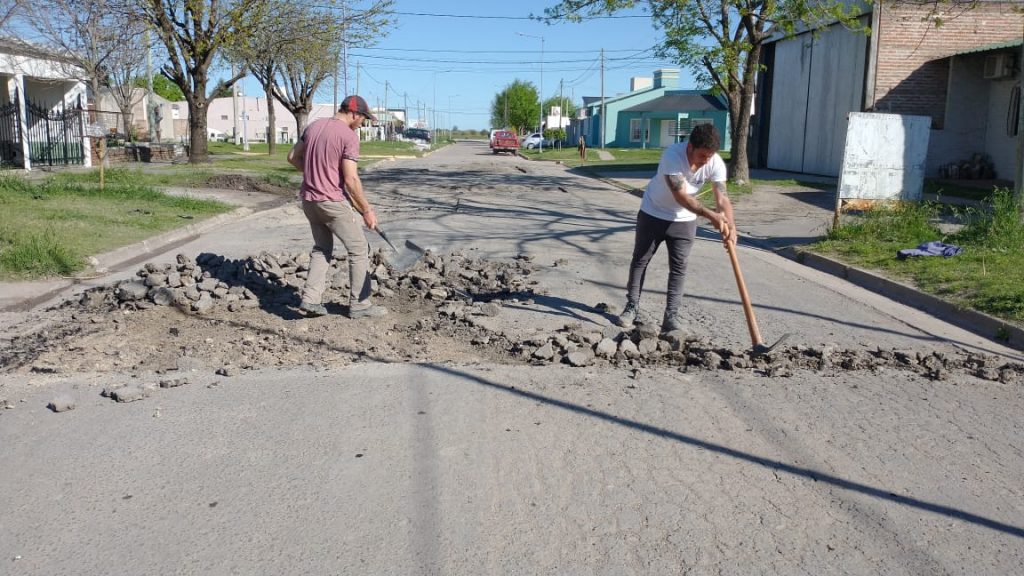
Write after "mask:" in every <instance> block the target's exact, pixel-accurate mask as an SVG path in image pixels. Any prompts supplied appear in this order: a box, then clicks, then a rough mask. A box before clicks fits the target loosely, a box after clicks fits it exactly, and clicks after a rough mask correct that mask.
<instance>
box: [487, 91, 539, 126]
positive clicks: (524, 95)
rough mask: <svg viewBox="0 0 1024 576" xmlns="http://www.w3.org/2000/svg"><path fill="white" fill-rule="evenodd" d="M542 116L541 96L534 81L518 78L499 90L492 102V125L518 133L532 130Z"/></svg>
mask: <svg viewBox="0 0 1024 576" xmlns="http://www.w3.org/2000/svg"><path fill="white" fill-rule="evenodd" d="M539 118H540V97H539V95H538V92H537V89H536V88H535V87H534V86H533V84H532V83H530V82H527V81H525V80H516V81H514V82H512V83H511V84H509V85H508V86H506V87H505V89H504V90H502V91H501V92H498V93H497V94H496V95H495V96H494V101H493V102H492V103H491V126H494V127H501V128H509V129H512V130H514V131H515V132H517V133H520V134H522V133H524V132H525V131H527V130H532V129H533V126H536V124H537V120H538V119H539Z"/></svg>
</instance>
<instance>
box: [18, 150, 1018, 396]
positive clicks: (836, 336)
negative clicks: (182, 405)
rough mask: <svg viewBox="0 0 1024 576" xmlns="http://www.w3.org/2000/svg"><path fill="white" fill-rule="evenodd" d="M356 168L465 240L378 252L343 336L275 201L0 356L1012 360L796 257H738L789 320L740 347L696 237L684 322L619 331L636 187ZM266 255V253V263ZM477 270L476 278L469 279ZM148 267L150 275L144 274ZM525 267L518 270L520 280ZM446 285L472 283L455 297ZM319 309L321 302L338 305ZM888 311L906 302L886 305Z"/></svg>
mask: <svg viewBox="0 0 1024 576" xmlns="http://www.w3.org/2000/svg"><path fill="white" fill-rule="evenodd" d="M364 180H366V182H367V186H368V189H370V190H371V191H372V193H373V194H375V204H376V206H377V207H378V209H379V210H380V211H381V213H382V214H383V215H384V216H385V218H384V222H385V223H386V225H387V226H388V229H389V230H391V231H392V233H395V231H401V232H402V233H403V234H407V235H408V237H413V238H416V240H417V241H418V242H419V241H421V240H422V241H423V242H424V243H425V244H426V245H427V246H430V245H434V246H435V247H440V248H444V247H453V246H459V247H464V248H465V250H464V251H463V253H462V254H461V255H457V256H447V255H448V254H450V252H445V251H443V250H437V251H435V253H434V255H433V257H434V258H435V259H438V260H440V261H441V262H442V263H441V267H440V268H437V267H436V264H437V261H436V260H435V265H431V264H430V263H429V262H425V263H424V264H425V266H426V268H427V271H426V272H427V274H426V275H424V276H422V277H421V276H417V275H418V274H423V272H424V271H423V270H420V271H417V270H415V269H414V270H413V271H410V272H409V273H408V274H405V275H400V274H396V273H395V272H394V271H387V270H386V267H384V269H383V270H382V269H381V268H380V267H379V266H378V268H377V270H375V276H376V278H375V281H376V284H377V286H376V289H377V291H378V293H379V296H378V297H379V298H381V299H383V300H384V302H383V303H385V304H387V305H388V306H389V307H392V308H393V309H394V310H395V311H396V313H395V315H394V317H392V318H389V319H387V320H386V321H383V322H379V323H377V322H368V321H364V322H361V323H360V324H359V325H358V330H355V331H354V332H355V334H356V335H355V336H350V335H349V334H348V332H351V331H347V330H343V331H342V332H345V334H339V333H338V332H337V331H336V330H335V328H336V327H337V326H338V319H337V318H335V317H331V316H328V317H326V318H323V319H302V318H300V317H299V315H298V314H297V313H296V312H295V310H294V307H293V304H294V303H295V302H293V301H294V300H295V298H296V296H295V293H296V292H295V289H296V287H297V286H298V285H300V284H301V282H302V281H303V280H302V279H303V276H304V273H305V271H304V270H303V269H302V267H303V264H302V262H301V260H302V257H303V256H302V254H303V253H302V252H300V251H297V250H299V249H301V250H306V249H308V247H306V245H305V244H306V241H305V240H304V239H303V238H302V237H301V235H300V234H298V233H296V231H303V230H304V223H303V222H302V221H301V220H300V218H299V217H300V216H301V214H299V213H298V212H296V211H292V212H288V211H285V212H283V213H275V214H273V215H266V216H264V217H261V218H253V219H250V220H247V221H246V222H242V223H239V224H238V225H237V226H235V227H229V228H226V229H225V230H224V231H223V234H222V235H220V236H218V235H210V237H208V238H206V239H204V241H202V242H197V243H196V245H197V246H198V247H199V248H200V250H196V251H192V252H183V254H182V256H183V258H184V259H186V260H192V261H196V260H198V257H199V255H200V254H203V253H209V254H212V255H213V256H214V258H213V260H211V261H209V262H207V261H204V263H203V264H202V266H201V267H210V268H209V269H206V270H203V273H204V275H205V274H209V275H210V277H212V278H216V279H217V280H218V281H217V282H214V283H213V285H209V283H207V284H208V288H209V289H208V290H204V289H201V287H197V288H196V291H195V292H194V293H192V296H193V297H195V298H197V299H196V300H191V299H189V298H188V296H185V299H187V300H189V302H188V303H186V302H183V301H182V300H181V298H180V296H184V294H177V293H176V292H175V290H178V289H181V290H182V292H184V288H183V287H179V286H171V285H170V284H168V285H166V286H164V285H162V282H165V281H167V277H169V276H170V277H173V276H174V275H177V276H178V277H179V281H180V278H181V277H182V275H183V272H184V270H182V269H180V266H181V263H179V262H177V261H175V259H174V257H173V255H170V256H168V257H167V258H164V259H163V260H161V261H154V262H152V263H151V264H150V265H149V266H145V267H144V268H143V270H142V271H140V272H139V273H138V274H136V275H135V276H134V277H132V278H131V279H132V280H139V279H140V278H144V279H145V280H144V281H143V282H144V283H145V282H150V283H152V284H153V286H146V287H145V291H144V294H145V295H144V297H143V298H141V299H133V300H122V299H120V297H119V296H118V294H119V293H120V292H121V290H120V289H115V288H114V287H113V286H106V287H101V288H100V289H99V290H97V291H95V292H93V293H90V294H89V295H87V296H86V297H84V298H83V297H81V296H76V297H75V298H74V299H73V302H72V303H69V304H68V305H66V306H64V307H62V308H59V309H56V310H53V311H52V312H49V313H48V314H49V315H50V316H51V317H50V318H49V319H48V320H45V321H40V322H39V324H38V325H39V327H40V329H35V330H28V331H27V333H24V334H22V335H20V336H17V337H14V338H9V339H6V341H0V363H2V369H3V370H5V371H12V370H16V371H35V372H58V373H66V372H68V371H72V370H95V371H101V372H103V371H112V372H117V371H125V370H129V371H134V372H142V371H169V370H173V369H175V368H176V367H177V366H178V365H179V364H182V365H185V364H189V365H199V366H202V367H203V368H204V369H209V370H211V371H212V370H215V369H219V368H222V367H223V366H225V365H227V364H232V365H234V366H246V367H250V368H259V367H264V366H279V365H293V364H298V363H307V362H310V361H314V360H315V361H316V362H321V363H324V364H325V365H335V364H336V365H344V364H346V363H349V362H353V361H357V360H359V359H364V358H375V359H381V360H386V361H410V362H478V361H482V360H483V361H492V362H499V363H510V362H529V363H534V364H545V363H553V362H566V363H570V364H580V365H587V364H589V363H607V364H610V365H614V366H619V367H622V368H625V369H628V370H639V369H642V368H645V367H658V366H674V367H678V368H689V369H702V368H703V369H726V370H751V371H755V372H757V373H759V374H764V375H769V376H782V375H786V374H789V373H792V372H793V371H794V370H797V371H799V370H812V371H826V372H828V371H842V370H866V369H867V370H874V369H881V368H885V367H890V366H891V367H901V368H906V369H909V370H913V371H915V372H919V373H922V374H925V375H928V376H929V377H932V378H943V377H960V376H961V375H965V374H970V375H971V376H969V377H971V378H973V377H975V376H977V377H980V378H984V379H986V380H1002V381H1013V380H1014V379H1015V378H1017V377H1018V376H1019V374H1020V369H1019V364H1017V363H1014V362H1008V361H1006V360H1005V358H1000V357H999V352H998V351H996V352H995V353H991V354H990V353H988V349H986V348H983V347H981V346H973V347H967V348H966V350H967V351H966V352H965V351H964V350H962V349H960V348H958V347H955V346H950V345H947V344H943V343H941V342H940V341H939V340H936V339H935V338H934V337H931V336H930V335H928V336H922V335H921V334H920V333H919V332H917V331H916V329H912V328H909V327H908V326H907V325H906V324H903V323H901V322H898V321H897V322H894V321H893V320H892V318H886V317H885V315H884V314H879V313H878V312H877V311H876V309H880V307H882V306H884V305H885V303H878V304H872V305H871V307H867V308H865V307H863V305H861V304H859V303H855V302H854V300H852V299H851V297H849V296H847V295H846V293H845V292H843V291H844V290H848V288H846V287H843V286H841V285H838V284H837V285H834V286H829V287H828V288H826V289H824V290H823V289H821V288H820V287H818V286H817V285H812V284H810V283H809V280H807V279H806V277H801V276H798V277H796V280H795V281H794V280H791V279H790V280H787V279H786V278H785V276H786V275H787V274H795V273H799V274H807V272H806V271H803V270H797V269H793V270H795V272H794V271H791V270H790V269H786V268H785V266H787V264H786V263H776V262H774V261H773V262H772V263H771V264H770V265H769V266H768V267H765V265H764V264H762V263H761V262H760V260H761V258H754V259H753V260H752V261H748V266H751V265H752V266H760V271H759V272H760V273H759V274H754V275H751V276H752V277H753V279H754V281H755V283H760V284H759V285H757V286H755V288H756V294H757V295H758V302H759V303H760V304H762V305H763V306H764V303H770V305H767V306H765V307H764V308H763V310H762V314H763V315H765V316H767V317H768V322H767V323H766V324H767V325H770V326H772V328H773V330H772V334H773V335H777V334H779V333H781V332H783V331H788V332H795V333H798V334H800V338H801V340H800V341H799V342H791V343H790V344H792V345H791V346H788V347H786V348H782V349H779V350H777V351H776V352H775V353H774V354H773V355H770V356H769V357H767V358H764V359H760V360H757V361H755V360H754V359H751V358H749V356H748V355H747V354H746V352H747V345H746V344H745V343H744V341H745V340H746V338H745V336H744V333H745V332H746V330H745V326H744V324H743V322H742V318H743V315H742V313H741V312H740V308H739V306H738V302H736V300H735V296H734V294H735V288H734V285H733V280H732V278H731V277H730V274H729V267H728V264H727V260H726V259H725V258H724V256H725V255H724V254H723V253H722V250H721V244H720V243H719V242H717V241H712V242H706V241H699V242H698V246H696V247H695V254H696V255H697V258H698V260H696V261H698V262H699V263H700V269H699V270H698V269H696V267H695V270H694V273H693V275H692V278H691V279H690V280H688V289H687V292H688V294H687V305H686V308H685V310H684V314H686V316H687V331H686V333H685V334H684V335H678V334H677V335H675V336H674V337H669V336H668V335H666V337H665V338H662V337H660V335H658V334H652V333H650V332H649V331H646V330H645V329H638V330H634V331H630V332H627V333H624V332H623V331H620V330H617V329H615V328H613V327H611V324H612V323H611V319H612V318H613V316H614V314H615V312H616V309H615V308H616V306H615V304H608V303H609V302H617V300H618V299H619V298H621V291H622V288H621V285H615V284H610V283H609V282H614V280H609V279H618V281H621V278H620V276H621V275H622V274H623V272H622V271H623V270H625V266H626V263H628V241H626V239H627V238H628V236H629V234H630V232H631V228H632V214H634V213H635V209H636V200H635V198H632V197H631V196H628V195H624V194H621V193H618V192H616V191H614V190H611V189H610V188H609V187H607V186H605V185H603V184H601V183H599V182H595V181H593V180H591V179H588V178H581V177H577V176H574V175H572V174H571V173H566V172H565V171H564V170H563V169H561V168H560V167H557V166H550V165H543V164H531V163H525V162H524V161H522V160H519V159H515V158H508V157H492V156H491V155H490V154H489V150H487V148H486V147H485V146H482V145H481V146H478V147H476V148H474V147H473V146H463V145H461V144H460V145H458V146H454V147H451V148H446V149H444V150H442V151H440V152H437V153H435V154H434V155H432V157H431V158H430V159H420V160H415V161H409V162H407V163H402V164H401V165H400V166H396V167H395V168H394V169H391V168H389V167H388V166H387V165H385V166H384V167H383V168H381V169H379V170H374V171H371V172H369V173H368V174H367V176H366V178H365V179H364ZM275 226H276V228H275ZM274 230H279V232H274ZM280 235H284V236H280ZM398 240H399V241H401V240H400V239H398ZM261 242H262V244H261ZM261 246H264V247H265V248H264V249H262V250H260V249H259V248H260V247H261ZM282 247H283V248H286V249H290V251H281V249H282ZM183 248H189V247H183ZM254 248H257V251H256V252H253V249H254ZM202 249H205V250H202ZM510 254H519V255H520V258H518V259H513V258H509V257H508V256H509V255H510ZM541 254H542V255H543V256H539V255H541ZM748 254H751V255H757V253H756V252H748ZM267 255H272V256H274V258H273V260H275V261H276V262H277V268H278V271H277V272H274V274H271V273H270V272H269V270H273V269H274V266H271V265H270V264H269V260H268V259H267V258H266V256H267ZM214 262H219V263H220V264H219V265H217V266H214V265H213V263H214ZM526 262H528V263H529V264H530V266H529V267H523V268H522V269H520V270H519V271H518V272H514V273H513V274H512V275H511V276H509V277H506V278H499V274H500V273H502V272H500V267H506V268H507V267H510V266H511V267H513V268H514V267H515V266H520V267H522V266H523V264H524V263H526ZM282 263H290V264H288V265H282ZM337 264H338V262H337V261H336V262H335V265H337ZM222 266H229V267H230V269H231V270H230V271H225V270H223V269H221V268H222ZM169 267H170V268H169ZM172 268H173V270H172ZM652 268H656V267H652ZM528 269H529V272H528V271H527V270H528ZM456 270H461V272H456ZM484 272H486V273H487V274H489V275H491V276H493V277H492V278H482V279H478V280H474V278H476V276H474V275H475V274H477V273H484ZM659 273H663V270H662V271H659V270H653V271H652V272H651V278H650V279H649V282H650V283H651V284H652V285H654V286H656V285H657V284H658V283H660V282H661V278H660V277H658V274H659ZM769 273H770V274H769ZM161 275H162V276H163V279H162V280H159V281H158V280H157V279H156V278H154V276H155V277H159V276H161ZM275 275H276V276H275ZM772 276H775V277H778V278H782V279H781V280H780V279H778V278H773V277H772ZM513 277H518V279H513ZM151 278H153V279H152V280H151ZM524 278H525V279H527V282H528V284H522V281H523V279H524ZM204 280H205V278H204ZM405 281H408V284H406V285H403V284H402V283H403V282H405ZM817 281H818V280H815V282H817ZM821 282H826V283H827V282H831V280H830V279H823V280H821ZM197 284H202V281H200V282H198V283H197ZM827 286H828V285H827ZM335 290H337V286H336V287H335ZM458 290H466V291H468V292H470V293H471V294H472V302H471V303H469V304H470V305H467V302H466V299H465V298H464V297H462V296H459V295H458ZM150 291H152V294H150ZM202 292H207V295H206V296H205V298H204V297H203V294H202ZM157 294H159V295H160V296H159V298H160V300H161V302H162V303H164V304H167V303H172V302H173V303H176V305H175V306H159V305H157V304H156V303H155V302H154V299H153V296H155V295H157ZM240 294H241V295H242V296H244V297H240ZM337 294H339V292H335V293H334V294H329V295H328V296H329V297H336V296H337ZM796 294H799V297H798V298H796V299H794V298H793V296H794V295H796ZM858 297H860V296H858ZM837 300H838V301H839V302H840V304H837ZM200 302H202V304H199V303H200ZM843 302H845V303H843ZM196 304H199V308H198V309H196V306H195V305H196ZM485 307H486V308H485ZM179 308H180V309H181V310H182V311H184V312H185V313H181V312H179V311H178V310H179ZM232 308H233V310H232ZM329 310H330V311H332V312H334V313H338V312H340V311H341V307H340V306H339V305H333V306H329ZM484 310H486V312H485V311H484ZM837 311H841V314H837V313H836V312H837ZM899 314H900V315H905V316H908V317H909V316H911V315H912V314H913V313H912V312H906V311H905V309H903V308H902V307H901V308H900V312H899ZM892 316H893V317H896V314H893V315H892ZM823 326H824V327H825V330H824V331H823ZM777 327H778V328H777ZM840 328H841V331H840V330H838V329H840ZM128 334H130V335H131V338H129V339H126V338H125V335H128ZM747 342H749V341H747ZM840 342H842V344H840ZM851 342H856V345H855V346H853V345H851ZM58 350H59V352H58Z"/></svg>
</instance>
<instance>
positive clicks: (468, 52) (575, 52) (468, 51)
mask: <svg viewBox="0 0 1024 576" xmlns="http://www.w3.org/2000/svg"><path fill="white" fill-rule="evenodd" d="M654 48H657V46H650V47H648V48H644V49H642V50H641V49H639V48H620V49H618V50H605V52H606V53H608V52H634V53H635V52H637V51H638V50H640V51H642V52H646V51H648V50H653V49H654ZM360 50H373V51H378V50H379V51H388V52H448V53H452V54H532V53H536V52H537V51H536V50H431V49H425V48H375V47H366V48H360ZM597 50H598V49H591V50H545V51H544V52H545V53H546V54H593V53H594V52H596V51H597Z"/></svg>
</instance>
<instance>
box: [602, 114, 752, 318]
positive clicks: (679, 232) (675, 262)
mask: <svg viewBox="0 0 1024 576" xmlns="http://www.w3.org/2000/svg"><path fill="white" fill-rule="evenodd" d="M720 145H721V137H720V136H719V134H718V130H717V129H716V128H715V125H714V124H699V125H698V126H697V127H695V128H694V129H693V132H691V133H690V137H689V138H688V139H687V140H686V142H679V143H677V144H673V145H671V146H669V147H668V148H666V149H665V152H664V153H663V154H662V155H661V161H660V162H659V163H658V173H657V174H655V176H654V178H651V181H650V183H648V184H647V190H645V191H644V198H643V201H642V202H641V203H640V211H639V212H638V213H637V216H636V238H635V242H634V245H633V260H632V262H630V265H629V281H628V283H627V284H626V306H625V308H624V309H623V311H622V314H621V315H620V316H619V322H618V323H619V325H620V326H624V327H629V326H632V325H633V324H634V323H637V324H640V323H642V322H643V319H642V317H641V316H640V293H641V292H642V291H643V284H644V276H645V275H646V273H647V265H648V264H649V263H650V262H651V258H653V257H654V253H655V252H657V250H658V247H659V246H660V245H661V243H662V242H664V243H665V244H667V245H668V263H669V273H668V290H667V297H666V302H665V315H664V317H663V319H662V323H661V330H662V332H663V333H664V332H671V331H673V330H681V329H682V322H681V321H680V320H679V317H678V315H677V314H678V312H679V306H680V305H681V304H682V301H683V281H684V280H685V278H686V267H687V260H688V258H689V255H690V248H692V247H693V239H694V237H695V236H696V234H697V217H698V216H700V217H702V218H707V220H708V221H709V222H711V224H712V225H713V226H714V227H715V228H716V229H718V231H719V232H721V234H722V241H723V242H736V224H735V222H734V221H733V216H732V203H731V202H729V197H728V196H727V195H726V191H725V180H726V173H725V162H724V161H722V157H721V156H719V155H718V149H719V147H720ZM708 181H710V182H711V189H712V190H713V191H714V193H715V208H716V210H709V209H707V208H705V207H704V206H703V205H702V204H701V203H700V201H699V200H698V199H697V192H698V191H699V190H700V189H701V187H702V186H704V184H705V183H706V182H708Z"/></svg>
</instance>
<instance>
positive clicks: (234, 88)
mask: <svg viewBox="0 0 1024 576" xmlns="http://www.w3.org/2000/svg"><path fill="white" fill-rule="evenodd" d="M231 77H232V78H234V77H235V65H234V64H231ZM231 119H232V120H231V139H232V140H234V141H235V146H238V145H239V144H241V143H242V141H241V135H240V134H239V133H238V82H235V83H234V84H232V85H231Z"/></svg>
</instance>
